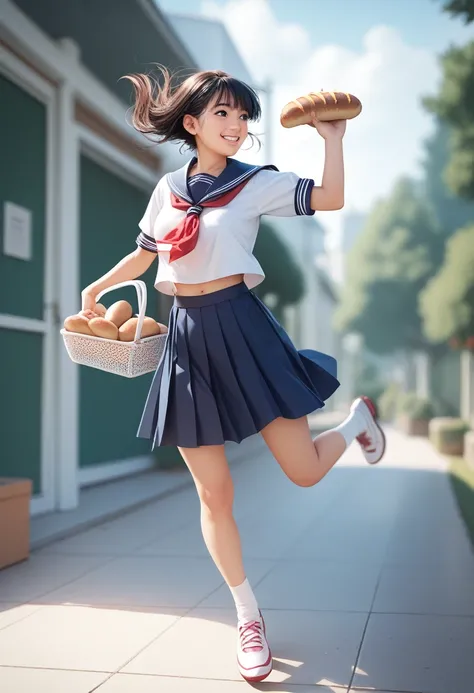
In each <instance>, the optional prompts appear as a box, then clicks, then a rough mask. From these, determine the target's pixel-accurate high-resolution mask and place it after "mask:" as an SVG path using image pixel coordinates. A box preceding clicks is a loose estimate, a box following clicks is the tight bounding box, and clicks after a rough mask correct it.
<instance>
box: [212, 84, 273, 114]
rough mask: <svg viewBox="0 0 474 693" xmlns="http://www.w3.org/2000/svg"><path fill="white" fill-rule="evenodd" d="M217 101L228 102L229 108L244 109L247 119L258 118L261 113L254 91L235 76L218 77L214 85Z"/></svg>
mask: <svg viewBox="0 0 474 693" xmlns="http://www.w3.org/2000/svg"><path fill="white" fill-rule="evenodd" d="M216 87H217V89H216V92H215V93H216V98H217V103H228V104H229V106H230V107H231V108H240V109H241V110H242V111H246V112H247V113H248V116H249V120H258V119H259V118H260V116H261V114H262V111H261V107H260V101H259V98H258V96H257V94H256V92H255V91H254V90H253V89H252V88H251V87H249V86H248V84H245V82H241V81H240V80H238V79H235V77H229V76H226V77H220V78H219V82H218V84H217V85H216Z"/></svg>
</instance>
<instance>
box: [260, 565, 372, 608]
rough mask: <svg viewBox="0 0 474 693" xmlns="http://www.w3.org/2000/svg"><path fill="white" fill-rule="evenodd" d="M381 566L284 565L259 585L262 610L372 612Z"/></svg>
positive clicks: (277, 567)
mask: <svg viewBox="0 0 474 693" xmlns="http://www.w3.org/2000/svg"><path fill="white" fill-rule="evenodd" d="M378 573H379V568H378V566H377V565H372V564H370V565H364V564H361V565H358V564H357V563H330V562H326V561H319V562H318V561H309V560H308V561H296V560H295V561H291V562H281V563H278V564H277V566H276V567H275V568H274V569H273V570H272V571H271V572H270V573H269V574H268V575H267V576H266V577H264V578H263V580H262V581H261V582H260V583H259V584H258V586H257V587H256V589H255V595H256V597H257V600H258V602H259V604H260V606H261V607H262V608H268V609H313V610H321V611H333V610H334V611H363V612H368V611H370V607H371V604H372V600H373V596H374V593H375V587H376V582H377V577H378Z"/></svg>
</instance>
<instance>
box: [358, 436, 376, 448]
mask: <svg viewBox="0 0 474 693" xmlns="http://www.w3.org/2000/svg"><path fill="white" fill-rule="evenodd" d="M357 441H358V442H359V443H360V444H361V445H362V447H363V448H364V450H368V451H370V449H371V448H373V447H374V443H373V441H372V438H371V437H370V436H369V434H368V433H367V431H364V432H363V433H361V434H360V435H359V436H357Z"/></svg>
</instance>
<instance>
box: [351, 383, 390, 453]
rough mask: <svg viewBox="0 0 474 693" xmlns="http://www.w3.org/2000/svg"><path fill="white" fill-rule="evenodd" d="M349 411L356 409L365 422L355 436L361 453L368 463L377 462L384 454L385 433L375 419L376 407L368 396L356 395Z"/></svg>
mask: <svg viewBox="0 0 474 693" xmlns="http://www.w3.org/2000/svg"><path fill="white" fill-rule="evenodd" d="M351 411H357V412H358V413H360V415H361V417H362V418H363V420H364V422H365V430H364V431H363V432H362V433H361V434H360V435H358V436H357V438H356V440H357V442H358V443H359V445H360V447H361V449H362V453H363V455H364V457H365V459H366V460H367V462H368V463H369V464H377V462H380V460H381V459H382V457H383V456H384V454H385V447H386V441H385V435H384V432H383V431H382V429H381V428H380V425H379V423H378V419H377V409H376V407H375V404H374V403H373V402H372V400H371V399H369V397H358V398H357V399H356V400H354V401H353V402H352V405H351Z"/></svg>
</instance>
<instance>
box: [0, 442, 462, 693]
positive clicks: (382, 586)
mask: <svg viewBox="0 0 474 693" xmlns="http://www.w3.org/2000/svg"><path fill="white" fill-rule="evenodd" d="M388 442H389V453H388V455H387V457H386V459H385V460H384V462H383V463H381V465H380V466H379V467H375V468H372V467H369V466H368V465H366V464H365V463H364V462H363V461H362V458H361V455H360V453H359V450H358V449H357V446H355V445H354V446H352V447H351V448H350V450H349V451H348V452H347V453H346V454H345V456H344V457H343V459H342V460H341V461H340V462H339V464H338V465H337V466H336V468H335V469H334V470H333V471H332V472H331V473H330V474H329V475H328V476H327V477H326V479H324V480H323V482H322V483H320V484H319V485H318V486H316V487H314V488H312V489H302V488H298V487H296V486H294V485H293V484H291V482H290V481H288V480H287V479H286V477H285V476H284V475H283V473H282V472H281V471H280V469H279V468H278V466H277V465H276V463H275V461H274V460H273V458H272V457H271V456H270V455H269V454H268V453H263V454H259V455H255V456H253V458H252V459H249V460H248V461H246V462H243V463H241V464H239V465H238V466H236V467H235V469H234V470H233V475H234V480H235V485H236V502H235V512H236V518H237V521H238V524H239V527H240V530H241V535H242V541H243V547H244V556H245V559H246V566H247V571H248V576H249V579H250V581H251V582H252V584H253V585H254V587H255V591H256V595H257V598H258V600H259V603H260V606H261V608H262V610H263V611H264V615H265V619H266V622H267V631H268V635H269V640H270V644H271V647H272V650H273V654H274V670H273V672H272V674H271V675H270V677H269V679H267V682H265V683H264V684H260V685H258V686H256V687H255V688H257V690H263V691H267V692H268V693H270V692H275V693H276V692H278V693H290V692H292V693H310V691H314V692H315V693H318V692H319V693H323V692H326V693H327V692H329V691H331V692H332V693H343V692H346V693H347V691H349V690H350V691H356V690H359V691H363V690H364V691H365V690H374V689H375V690H377V691H384V692H385V691H404V692H408V691H410V692H412V693H470V692H471V691H473V690H474V657H473V654H474V556H473V553H472V550H471V547H470V544H469V541H468V538H467V535H466V533H465V530H464V527H463V525H462V522H461V519H460V517H459V514H458V511H457V508H456V505H455V502H454V498H453V495H452V492H451V489H450V485H449V480H448V478H447V476H446V474H445V463H444V461H443V459H442V458H441V457H439V456H438V455H437V454H436V453H435V452H434V451H433V450H432V449H431V447H430V445H429V444H428V443H427V442H426V441H424V440H421V439H407V438H405V437H404V436H402V435H400V434H398V433H396V432H389V434H388ZM0 665H1V666H0V690H1V691H2V693H20V692H21V693H24V692H25V691H32V692H34V693H46V692H47V693H63V691H67V693H89V692H90V691H93V690H98V691H99V692H100V693H129V692H130V693H156V692H157V691H160V692H161V691H162V692H163V693H181V692H183V693H239V692H241V693H243V692H244V691H245V690H246V689H248V688H250V687H249V685H248V684H246V683H245V682H243V681H242V680H241V679H240V677H239V675H238V673H237V670H236V665H235V611H234V607H233V605H232V601H231V598H230V596H229V592H228V589H227V587H226V586H225V585H224V584H223V581H222V578H221V577H220V574H219V573H218V571H217V569H216V568H215V567H214V565H213V563H212V561H211V560H210V558H209V557H208V555H207V552H206V549H205V546H204V544H203V541H202V538H201V533H200V526H199V506H198V501H197V497H196V494H195V491H194V489H193V488H185V489H182V490H181V491H178V492H177V493H176V494H174V495H172V496H168V497H166V498H163V499H161V500H159V501H157V502H156V503H151V504H148V505H146V507H144V508H142V509H138V510H136V511H135V512H133V513H130V514H127V515H126V516H124V517H121V518H118V519H115V520H113V521H110V522H108V523H106V524H103V525H101V526H99V527H95V528H93V529H89V530H87V531H85V532H83V533H81V534H78V535H76V536H74V537H71V538H68V539H64V540H62V541H58V542H56V543H54V544H51V545H49V546H47V547H45V548H43V549H40V550H37V551H35V552H34V553H33V554H32V556H31V558H30V560H29V561H28V562H26V563H24V564H21V565H18V566H14V567H12V568H9V569H7V570H4V571H2V572H0Z"/></svg>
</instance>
